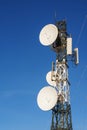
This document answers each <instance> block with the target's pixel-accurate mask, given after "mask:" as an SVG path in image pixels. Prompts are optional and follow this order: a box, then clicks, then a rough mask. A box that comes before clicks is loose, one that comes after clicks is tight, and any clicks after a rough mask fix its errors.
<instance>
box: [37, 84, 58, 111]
mask: <svg viewBox="0 0 87 130" xmlns="http://www.w3.org/2000/svg"><path fill="white" fill-rule="evenodd" d="M57 98H58V96H57V91H56V90H55V88H53V87H51V86H46V87H44V88H42V89H41V90H40V92H39V94H38V96H37V104H38V106H39V107H40V109H41V110H43V111H48V110H51V109H52V108H53V107H54V106H55V105H56V103H57Z"/></svg>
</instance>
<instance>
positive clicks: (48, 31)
mask: <svg viewBox="0 0 87 130" xmlns="http://www.w3.org/2000/svg"><path fill="white" fill-rule="evenodd" d="M57 36H58V29H57V27H56V26H55V25H54V24H48V25H45V26H44V27H43V28H42V30H41V32H40V35H39V39H40V42H41V44H42V45H44V46H49V45H51V44H52V43H54V42H55V41H56V39H57Z"/></svg>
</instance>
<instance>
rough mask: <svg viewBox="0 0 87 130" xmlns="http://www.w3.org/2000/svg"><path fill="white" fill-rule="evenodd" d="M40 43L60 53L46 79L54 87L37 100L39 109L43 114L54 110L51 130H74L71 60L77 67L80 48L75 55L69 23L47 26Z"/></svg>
mask: <svg viewBox="0 0 87 130" xmlns="http://www.w3.org/2000/svg"><path fill="white" fill-rule="evenodd" d="M39 39H40V42H41V44H42V45H44V46H50V48H51V50H53V51H54V52H55V53H56V61H55V62H52V70H51V71H49V72H48V73H47V75H46V80H47V82H48V84H49V85H50V86H45V87H44V88H42V89H41V90H40V92H39V94H38V96H37V103H38V106H39V107H40V109H42V110H43V111H48V110H52V123H51V128H50V130H73V128H72V116H71V104H70V82H69V78H68V77H69V74H68V68H69V65H68V60H71V61H72V62H74V64H76V65H77V64H78V63H79V58H78V48H75V49H74V51H72V38H71V36H70V35H69V34H68V33H67V27H66V21H65V20H62V21H58V22H57V23H56V24H55V25H54V24H48V25H46V26H44V27H43V28H42V30H41V32H40V35H39Z"/></svg>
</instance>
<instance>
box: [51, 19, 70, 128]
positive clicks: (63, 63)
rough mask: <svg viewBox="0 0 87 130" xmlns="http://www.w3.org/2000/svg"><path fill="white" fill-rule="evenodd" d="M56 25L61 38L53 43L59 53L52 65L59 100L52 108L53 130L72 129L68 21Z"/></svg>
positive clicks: (54, 48)
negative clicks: (67, 46) (67, 39)
mask: <svg viewBox="0 0 87 130" xmlns="http://www.w3.org/2000/svg"><path fill="white" fill-rule="evenodd" d="M56 25H57V27H58V29H59V39H58V40H57V41H56V43H54V44H53V45H52V49H53V50H54V51H55V52H56V53H57V59H56V65H55V66H54V64H53V65H52V67H53V68H52V80H54V81H55V82H56V89H57V91H58V102H57V105H56V106H55V107H54V108H53V110H52V124H51V130H72V118H71V105H70V90H69V89H70V83H69V80H68V63H67V54H66V52H67V50H66V45H67V41H66V38H67V33H66V22H65V21H60V22H58V23H57V24H56ZM54 70H55V73H54Z"/></svg>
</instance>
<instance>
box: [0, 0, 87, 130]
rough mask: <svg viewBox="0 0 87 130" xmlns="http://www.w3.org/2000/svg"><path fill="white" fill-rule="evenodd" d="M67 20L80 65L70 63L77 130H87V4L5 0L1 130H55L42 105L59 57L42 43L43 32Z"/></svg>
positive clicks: (0, 0) (1, 1) (0, 44)
mask: <svg viewBox="0 0 87 130" xmlns="http://www.w3.org/2000/svg"><path fill="white" fill-rule="evenodd" d="M55 12H56V20H62V19H66V20H67V30H68V33H69V34H70V33H71V34H72V38H73V48H75V47H78V48H79V53H80V64H79V66H78V67H75V65H74V64H72V63H69V64H70V68H69V73H70V75H69V79H70V82H71V87H70V91H71V107H72V122H73V129H74V130H86V129H87V125H86V124H87V43H86V42H87V26H86V25H87V0H67V1H65V0H44V1H40V0H36V1H35V0H29V1H28V0H21V1H20V0H15V1H13V0H0V130H40V129H41V130H50V125H51V111H49V112H43V111H41V110H40V109H39V108H38V106H37V101H36V100H37V94H38V92H39V90H40V89H41V88H42V87H44V86H46V85H48V84H47V82H46V79H45V76H46V74H47V72H48V71H49V70H50V69H51V62H52V61H55V59H56V55H55V53H54V52H52V51H51V50H50V48H49V47H44V46H42V45H41V44H40V42H39V32H40V30H41V29H42V27H43V26H44V25H46V24H49V23H53V24H54V23H55Z"/></svg>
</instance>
